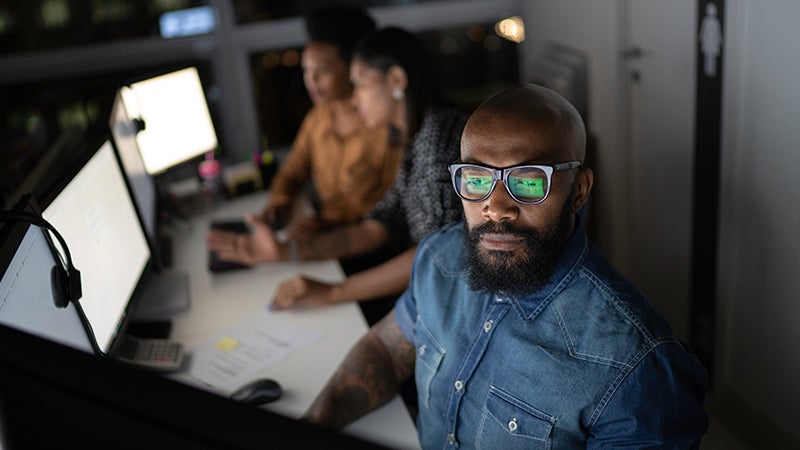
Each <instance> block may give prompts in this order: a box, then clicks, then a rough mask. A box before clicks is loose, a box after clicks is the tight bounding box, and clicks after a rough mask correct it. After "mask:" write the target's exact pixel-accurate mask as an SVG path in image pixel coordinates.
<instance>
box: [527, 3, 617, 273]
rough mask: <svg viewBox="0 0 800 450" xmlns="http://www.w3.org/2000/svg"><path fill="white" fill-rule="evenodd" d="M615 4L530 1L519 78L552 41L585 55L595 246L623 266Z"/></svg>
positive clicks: (528, 76)
mask: <svg viewBox="0 0 800 450" xmlns="http://www.w3.org/2000/svg"><path fill="white" fill-rule="evenodd" d="M615 3H616V2H615V1H614V0H598V1H591V2H586V1H581V0H560V1H556V0H532V1H526V2H524V6H523V17H524V19H525V29H526V34H527V38H526V41H525V43H524V46H523V49H524V52H525V54H524V57H523V67H524V68H525V72H524V73H523V75H522V80H523V81H527V80H529V79H530V75H529V73H530V71H531V70H532V69H533V65H534V64H535V60H536V58H537V56H538V55H540V54H541V52H542V50H543V48H544V46H545V45H546V43H547V42H548V41H550V40H556V41H558V42H560V43H562V44H565V45H568V46H571V47H574V48H577V49H580V50H583V51H585V52H587V54H588V55H589V117H590V120H591V122H590V123H589V128H590V132H591V133H592V134H593V135H594V136H595V138H596V139H597V148H598V151H597V155H596V157H597V174H596V175H597V176H598V179H597V184H596V185H595V187H594V191H593V194H592V195H593V197H594V198H595V199H596V201H597V204H599V205H602V206H601V208H602V214H595V215H594V220H596V221H597V235H598V236H601V237H602V238H600V239H598V240H597V244H598V245H599V246H600V248H601V249H602V250H603V252H604V253H605V254H606V256H607V257H608V258H609V259H611V260H612V261H614V262H615V263H616V264H618V265H619V266H621V267H623V268H624V267H626V266H628V248H627V239H626V238H625V227H624V223H625V218H626V217H627V215H628V213H629V211H628V204H627V203H626V202H624V201H617V199H621V198H625V197H626V194H625V192H626V189H627V185H628V176H629V175H628V173H627V172H626V171H625V166H626V160H627V152H626V149H625V147H624V145H623V144H624V135H623V133H622V128H621V127H622V124H621V123H620V121H619V120H618V117H619V112H620V111H619V108H620V106H621V105H620V99H619V93H620V92H621V91H622V89H623V87H622V86H623V84H624V83H623V76H622V73H621V69H620V67H619V65H618V64H615V63H614V61H615V60H616V59H617V57H616V55H615V53H616V52H617V49H619V48H620V45H621V44H620V43H619V42H620V39H621V34H620V32H619V29H620V26H619V23H618V22H619V13H618V10H617V8H616V7H615Z"/></svg>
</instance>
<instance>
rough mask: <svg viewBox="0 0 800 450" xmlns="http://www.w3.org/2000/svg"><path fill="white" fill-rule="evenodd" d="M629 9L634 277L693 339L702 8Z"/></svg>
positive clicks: (645, 4) (633, 5)
mask: <svg viewBox="0 0 800 450" xmlns="http://www.w3.org/2000/svg"><path fill="white" fill-rule="evenodd" d="M623 5H624V6H623V8H622V15H623V20H622V23H623V28H624V31H623V34H622V40H623V46H622V47H623V48H622V49H621V52H620V56H621V58H620V61H621V64H623V65H624V70H623V73H625V74H626V77H627V79H626V82H625V87H624V90H625V94H624V95H625V101H624V107H623V109H624V110H625V112H624V120H625V133H626V135H625V138H626V145H627V154H628V165H629V174H630V176H629V178H628V180H629V181H628V182H629V186H628V189H627V195H628V198H627V199H626V201H627V202H628V204H629V208H628V210H629V211H630V218H629V219H630V220H629V221H628V226H629V227H630V228H629V230H630V233H629V234H628V235H629V237H630V240H631V242H630V245H629V246H628V248H629V249H630V250H629V251H630V253H631V254H630V257H629V258H628V259H629V261H631V262H632V264H630V268H629V270H628V271H627V272H628V273H627V274H628V275H629V276H630V277H631V278H632V279H633V281H634V282H635V283H636V284H637V285H638V286H639V288H640V289H642V291H644V293H645V294H646V295H647V296H648V297H649V298H650V299H651V300H652V301H653V303H655V305H656V306H657V307H658V308H659V309H660V310H661V311H662V312H663V313H664V314H665V315H666V316H667V317H668V319H669V320H670V322H671V323H672V325H673V327H674V329H675V332H676V333H677V334H678V336H680V337H681V338H683V339H688V332H689V296H690V287H689V274H690V270H691V264H690V250H691V211H692V177H693V173H692V168H693V152H694V141H693V128H694V99H695V64H696V63H695V42H696V40H697V36H696V34H697V33H696V23H697V21H696V14H697V13H696V2H695V1H694V0H670V1H663V0H626V1H625V2H624V3H623Z"/></svg>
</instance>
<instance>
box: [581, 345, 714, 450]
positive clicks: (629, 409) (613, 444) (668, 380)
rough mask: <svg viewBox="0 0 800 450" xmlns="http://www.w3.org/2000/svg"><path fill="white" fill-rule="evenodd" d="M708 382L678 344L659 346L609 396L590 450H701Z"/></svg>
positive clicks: (592, 427)
mask: <svg viewBox="0 0 800 450" xmlns="http://www.w3.org/2000/svg"><path fill="white" fill-rule="evenodd" d="M707 378H708V375H707V373H706V371H705V369H704V368H703V366H702V365H701V364H700V362H699V361H697V359H696V358H694V356H693V355H691V354H690V353H688V352H687V351H686V350H685V349H684V348H683V346H682V345H681V344H680V343H678V342H669V343H663V344H660V345H659V346H657V347H656V348H655V349H653V350H652V351H651V352H650V353H649V354H648V355H646V356H645V357H644V358H643V359H642V360H641V361H640V362H639V363H638V364H637V366H636V367H635V368H634V369H633V370H632V371H631V372H630V373H629V374H628V376H627V377H625V379H624V380H622V381H621V383H620V384H619V386H618V387H616V389H615V390H614V392H612V393H610V394H609V395H611V398H610V400H609V401H608V403H607V404H606V405H605V407H604V408H603V409H602V411H600V412H597V413H596V414H597V417H598V419H597V420H596V421H595V423H593V424H590V429H589V435H590V438H589V440H588V441H587V447H586V448H587V449H616V448H622V447H624V448H626V449H627V448H629V449H639V448H641V449H644V448H648V449H696V448H699V446H700V438H701V436H702V435H703V434H704V433H705V432H706V430H707V429H708V416H707V414H706V412H705V410H704V408H703V402H704V396H705V392H706V385H707Z"/></svg>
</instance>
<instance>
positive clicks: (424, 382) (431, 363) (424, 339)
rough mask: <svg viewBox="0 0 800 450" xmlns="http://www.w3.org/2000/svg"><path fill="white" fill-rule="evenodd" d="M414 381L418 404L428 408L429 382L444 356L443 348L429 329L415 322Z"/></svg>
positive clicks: (430, 382) (431, 381)
mask: <svg viewBox="0 0 800 450" xmlns="http://www.w3.org/2000/svg"><path fill="white" fill-rule="evenodd" d="M416 335H417V336H416V337H417V363H416V368H415V371H416V382H417V395H418V397H419V402H420V406H424V407H425V408H430V398H431V384H432V383H433V377H434V375H436V372H437V371H438V370H439V365H440V364H441V363H442V358H443V357H444V349H443V348H442V346H441V345H439V342H437V341H436V338H434V337H433V334H431V332H430V331H428V329H427V328H425V326H424V325H422V324H421V323H417V330H416Z"/></svg>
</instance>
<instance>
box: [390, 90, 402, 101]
mask: <svg viewBox="0 0 800 450" xmlns="http://www.w3.org/2000/svg"><path fill="white" fill-rule="evenodd" d="M404 95H405V94H404V93H403V90H402V89H400V88H394V90H393V91H392V98H394V99H395V100H402V99H403V97H404Z"/></svg>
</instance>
